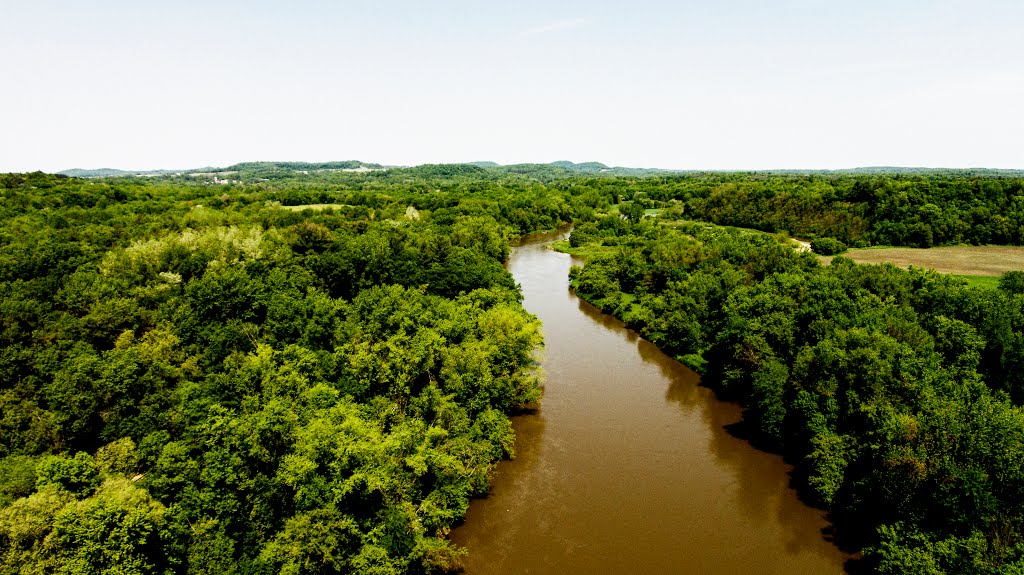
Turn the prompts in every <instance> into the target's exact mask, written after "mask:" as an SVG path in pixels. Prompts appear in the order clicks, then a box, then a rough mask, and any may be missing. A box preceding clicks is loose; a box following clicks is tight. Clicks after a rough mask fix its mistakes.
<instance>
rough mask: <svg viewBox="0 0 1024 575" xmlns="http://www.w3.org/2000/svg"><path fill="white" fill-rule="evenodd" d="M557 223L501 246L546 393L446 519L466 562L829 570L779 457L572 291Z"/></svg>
mask: <svg viewBox="0 0 1024 575" xmlns="http://www.w3.org/2000/svg"><path fill="white" fill-rule="evenodd" d="M563 235H564V234H563ZM559 237H562V236H560V235H558V234H548V235H535V236H532V237H530V238H528V239H527V241H525V242H524V243H523V244H522V245H521V246H519V247H516V248H513V250H512V254H511V256H510V258H509V262H508V268H509V270H510V271H511V272H512V275H513V276H514V277H515V279H516V281H517V282H518V283H519V284H520V285H521V286H522V289H523V294H524V296H525V301H524V305H525V306H526V309H527V310H529V311H530V312H531V313H533V314H535V315H537V316H538V317H539V318H540V319H541V321H542V322H543V324H544V336H545V349H544V351H543V359H542V364H543V367H544V371H545V373H546V384H545V390H544V400H543V404H542V406H541V408H540V409H539V410H538V411H537V412H536V413H534V414H530V415H523V416H518V417H516V418H514V420H513V425H514V426H515V430H516V433H517V439H516V450H517V457H516V459H514V460H512V461H506V462H502V463H501V464H499V466H498V469H497V472H496V473H495V476H494V480H493V482H492V486H491V492H490V494H489V495H488V496H487V497H485V498H481V499H478V500H475V501H473V502H472V504H471V505H470V508H469V513H468V514H467V516H466V520H465V523H464V524H463V525H461V526H460V527H458V528H457V529H455V530H454V531H453V532H452V533H451V539H452V540H453V541H454V542H456V543H457V544H459V545H462V546H464V547H466V548H468V549H469V556H468V557H467V558H466V561H465V567H466V573H467V574H468V575H484V574H490V573H501V574H516V573H557V574H572V573H586V574H603V573H644V574H655V573H723V574H724V573H728V574H740V573H779V574H783V573H785V574H795V573H814V574H828V573H842V570H843V562H844V560H845V559H847V557H848V556H847V555H846V554H844V553H843V552H841V551H840V550H838V549H837V548H836V547H835V546H833V545H832V544H831V543H829V542H828V541H827V540H826V537H825V535H823V529H825V528H827V527H828V522H827V521H826V519H825V516H824V513H823V512H821V511H819V510H816V509H812V508H810V507H808V506H806V505H803V504H802V503H801V502H800V501H799V500H798V499H797V496H796V493H795V492H794V491H793V490H792V489H791V488H790V487H789V476H788V472H789V471H790V469H791V468H790V466H788V465H787V464H785V463H784V462H783V461H782V458H781V457H779V456H777V455H772V454H769V453H764V452H762V451H758V450H756V449H754V448H753V447H751V446H750V444H749V443H747V442H746V441H743V440H741V439H738V438H736V437H733V436H732V435H730V434H729V433H728V432H727V431H726V430H725V428H724V426H726V425H728V424H731V423H734V422H736V421H738V420H739V419H740V409H739V407H738V406H736V405H734V404H730V403H725V402H721V401H718V400H717V399H715V397H714V394H713V393H712V392H711V391H710V390H708V389H707V388H704V387H700V386H699V385H698V383H699V381H700V377H699V376H698V375H697V374H696V373H694V372H693V371H691V370H690V369H688V368H687V367H685V366H684V365H682V364H680V363H678V362H676V361H675V360H673V359H671V358H669V357H668V356H666V355H665V354H663V353H662V352H661V351H659V350H658V348H657V347H655V346H654V345H653V344H651V343H650V342H648V341H646V340H643V339H642V338H640V337H639V336H638V335H637V334H636V333H635V332H633V331H631V330H629V329H626V328H625V327H624V326H623V324H622V322H620V321H618V320H616V319H615V318H612V317H610V316H608V315H605V314H602V313H601V312H600V311H599V310H597V309H596V308H594V307H593V306H591V305H590V304H588V303H586V302H584V301H583V300H581V299H579V298H577V297H576V296H575V295H573V294H572V293H571V292H570V291H569V289H568V280H567V275H568V271H569V265H570V264H571V263H574V261H573V260H572V259H571V258H570V257H569V256H567V255H565V254H560V253H557V252H553V251H551V250H548V249H546V247H545V243H546V242H550V241H552V240H554V239H557V238H559ZM575 263H579V262H575Z"/></svg>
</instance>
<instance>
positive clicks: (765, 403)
mask: <svg viewBox="0 0 1024 575" xmlns="http://www.w3.org/2000/svg"><path fill="white" fill-rule="evenodd" d="M346 165H347V164H346ZM349 167H351V166H349ZM357 167H358V165H357ZM230 171H231V172H232V173H231V175H230V178H231V179H230V180H225V181H230V182H232V183H230V184H223V183H220V182H221V181H220V180H218V183H216V184H211V183H210V182H208V181H206V180H204V179H202V178H203V177H205V176H201V177H200V176H189V175H188V174H186V175H183V176H175V175H169V174H164V175H157V176H153V177H149V178H145V179H143V178H124V177H118V178H105V179H77V178H67V177H61V176H52V175H46V174H38V173H37V174H9V175H4V176H0V195H2V196H3V201H2V202H0V214H2V215H0V222H2V225H0V309H2V313H0V346H2V348H0V413H2V416H0V458H2V460H0V571H2V572H4V573H8V572H9V573H29V572H31V573H48V572H62V573H90V572H100V571H104V570H111V571H112V572H114V571H116V572H118V573H205V572H223V573H276V572H286V573H307V572H309V573H336V572H337V573H343V572H359V573H406V572H411V573H429V572H438V571H448V570H452V569H455V568H457V567H458V564H459V557H460V555H461V553H462V551H461V550H460V549H457V548H455V547H454V546H453V545H452V544H451V543H450V542H449V541H448V540H447V539H446V534H447V532H448V530H449V529H450V528H451V527H452V526H453V525H455V524H456V523H457V522H458V521H459V520H460V519H461V518H462V516H463V515H464V513H465V511H466V508H467V505H468V501H469V499H470V498H471V497H472V496H474V495H480V494H483V493H486V491H487V487H488V478H489V474H490V472H491V470H492V469H493V466H494V464H495V462H496V461H497V460H498V459H500V458H502V457H508V456H511V455H512V453H513V442H514V436H513V433H512V429H511V426H510V423H509V419H508V416H509V414H511V413H514V412H515V411H516V410H518V409H521V408H522V407H523V406H527V405H529V404H532V403H533V402H536V401H537V400H538V399H539V397H540V386H539V374H538V373H537V370H536V364H535V361H534V356H533V353H534V351H535V349H536V348H537V346H538V345H540V344H541V341H542V339H541V336H540V331H539V325H538V322H537V321H536V319H535V318H533V317H532V316H530V315H529V314H528V313H526V312H525V311H524V310H523V309H522V307H521V305H520V302H521V296H520V294H519V292H518V288H517V286H516V285H515V284H514V282H513V281H512V279H511V277H510V276H509V275H508V273H507V272H506V271H505V270H504V269H503V268H502V266H501V262H502V261H503V259H504V258H505V257H506V256H507V254H508V242H509V240H510V239H512V238H513V237H515V236H517V235H520V234H523V233H526V232H530V231H534V230H541V229H551V228H554V227H556V226H558V225H560V224H563V223H568V222H574V223H576V225H577V228H576V230H575V231H574V233H573V235H572V238H571V243H572V244H573V246H574V247H576V248H581V249H590V250H591V251H592V252H593V253H601V252H603V255H595V256H594V257H593V258H591V259H590V260H589V261H588V264H587V265H586V266H585V267H584V268H582V269H577V270H574V272H573V274H572V275H573V277H572V279H573V281H574V283H575V285H576V286H577V290H578V291H579V293H580V294H581V295H583V296H584V297H586V298H588V299H590V300H591V301H593V302H594V303H596V304H598V305H599V306H600V307H602V309H605V310H606V311H609V312H611V313H614V314H616V315H619V316H620V317H622V318H623V319H625V320H626V321H627V322H628V323H629V324H630V325H631V326H634V327H636V328H637V329H638V330H639V331H641V333H643V334H644V335H645V336H647V337H648V338H650V339H651V340H652V341H654V342H655V343H657V344H658V345H659V346H661V347H662V348H663V349H665V350H666V351H669V352H670V353H673V354H675V355H677V356H680V357H682V358H684V359H685V360H686V361H687V362H688V363H690V364H691V365H694V366H696V367H698V368H699V369H701V370H702V371H703V372H704V373H705V381H706V382H707V383H708V384H709V385H711V386H713V387H714V388H715V389H717V390H719V391H720V392H721V393H722V394H723V395H725V396H727V397H730V398H732V399H735V400H737V401H739V402H741V403H742V404H743V405H744V406H745V408H746V416H745V422H746V428H747V433H749V434H750V436H751V438H752V439H753V440H754V441H755V442H756V443H759V444H760V445H762V446H765V447H768V448H771V449H777V450H780V451H782V452H783V453H785V454H786V455H787V456H789V457H790V458H792V460H793V461H794V462H795V463H796V464H797V474H798V475H797V476H798V481H799V482H800V484H801V486H802V489H803V492H804V493H805V494H806V495H807V497H808V498H810V499H811V500H813V502H814V503H816V504H818V505H821V506H823V507H825V508H827V509H830V510H831V511H832V513H833V517H834V520H835V523H836V524H837V526H838V528H839V533H840V534H841V537H842V538H843V540H844V542H845V544H847V545H849V546H851V547H853V548H858V549H863V550H864V560H863V561H861V562H860V564H859V568H862V569H865V570H872V571H876V572H881V573H898V572H899V573H905V572H916V573H964V572H974V573H1022V572H1024V559H1022V557H1024V541H1022V540H1021V521H1022V518H1024V508H1022V503H1021V502H1022V501H1024V446H1022V441H1024V416H1022V414H1021V412H1020V407H1019V406H1020V405H1021V402H1022V401H1024V381H1022V379H1021V378H1022V377H1024V375H1022V374H1024V370H1022V368H1024V342H1022V336H1021V333H1022V327H1024V326H1022V323H1024V295H1022V293H1024V281H1022V279H1024V277H1022V276H1021V274H1014V273H1009V274H1006V275H1005V276H1004V278H1003V280H1002V282H1001V283H1000V289H996V290H979V289H973V288H969V287H967V286H966V284H965V283H964V282H963V281H962V280H958V279H956V278H952V277H948V276H942V275H939V274H936V273H934V272H927V271H922V270H911V271H901V270H899V269H897V268H895V267H892V266H884V265H883V266H862V265H856V264H853V263H852V262H851V261H849V260H847V259H845V258H842V257H838V258H836V259H835V260H834V261H833V263H832V264H831V265H830V266H828V267H824V266H821V265H820V264H818V262H817V260H816V259H815V258H814V256H812V255H810V254H805V253H799V252H797V251H795V250H793V249H792V248H791V247H790V246H789V245H788V244H787V243H784V242H782V241H780V238H781V235H780V236H778V237H776V236H772V235H770V234H765V233H761V232H753V231H740V230H730V229H726V228H722V227H718V226H711V225H708V224H702V223H696V222H681V221H680V220H679V219H678V218H679V217H680V216H681V215H682V214H684V213H685V214H686V216H687V217H688V218H691V219H700V220H706V221H708V222H715V223H720V224H729V225H742V226H745V227H749V228H757V229H761V230H767V231H771V232H777V231H781V230H788V231H789V232H792V233H794V234H800V235H802V236H804V237H808V238H811V239H816V238H818V237H821V238H835V239H836V240H838V241H842V242H844V243H847V244H849V245H853V246H861V245H869V244H892V245H915V246H918V245H932V244H942V243H959V242H967V243H989V242H997V243H1009V244H1020V243H1022V242H1024V191H1022V190H1024V186H1022V182H1024V180H1022V179H1020V178H1019V177H1016V176H1013V175H1006V174H992V173H981V174H972V173H948V172H938V173H926V174H901V173H897V174H663V173H651V174H636V175H622V174H618V173H615V172H612V173H607V174H605V173H601V172H600V171H598V169H597V168H596V167H593V166H582V167H581V166H580V165H576V166H574V165H571V164H561V165H556V166H511V167H480V166H472V165H444V166H421V167H418V168H411V169H389V170H377V171H370V172H365V173H353V172H343V171H336V170H334V169H333V168H332V166H326V167H324V166H310V165H303V164H295V165H291V164H289V165H275V164H246V165H240V166H236V167H233V169H231V170H230ZM204 173H205V172H204ZM306 206H309V208H308V209H307V208H306ZM286 208H287V209H286ZM651 209H660V210H661V211H662V213H663V215H664V216H665V218H664V219H662V218H659V219H652V218H644V217H643V216H644V213H645V212H644V210H651ZM609 212H612V215H603V214H608V213H609ZM615 212H619V213H621V214H622V216H620V215H615Z"/></svg>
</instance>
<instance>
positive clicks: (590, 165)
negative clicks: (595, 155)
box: [548, 160, 609, 172]
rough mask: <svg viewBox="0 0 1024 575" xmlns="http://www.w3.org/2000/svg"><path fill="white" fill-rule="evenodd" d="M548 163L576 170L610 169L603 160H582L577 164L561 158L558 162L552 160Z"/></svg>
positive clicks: (596, 170) (598, 170) (595, 170)
mask: <svg viewBox="0 0 1024 575" xmlns="http://www.w3.org/2000/svg"><path fill="white" fill-rule="evenodd" d="M548 165H549V166H554V167H556V168H562V169H565V170H572V171H576V172H600V171H601V170H607V169H609V168H608V166H606V165H604V164H602V163H601V162H582V163H579V164H575V163H573V162H569V161H566V160H561V161H558V162H551V163H550V164H548Z"/></svg>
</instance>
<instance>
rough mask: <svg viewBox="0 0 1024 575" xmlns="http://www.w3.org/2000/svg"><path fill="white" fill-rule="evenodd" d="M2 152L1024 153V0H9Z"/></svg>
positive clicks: (879, 157)
mask: <svg viewBox="0 0 1024 575" xmlns="http://www.w3.org/2000/svg"><path fill="white" fill-rule="evenodd" d="M0 78H2V79H3V81H2V84H0V86H2V87H0V171H11V170H15V171H22V170H35V169H42V170H51V171H55V170H60V169H65V168H71V167H82V168H94V167H118V168H129V169H150V168H184V167H198V166H205V165H221V166H222V165H228V164H231V163H234V162H238V161H250V160H307V161H322V160H348V159H360V160H364V161H371V162H380V163H386V164H418V163H425V162H464V161H473V160H493V161H497V162H500V163H515V162H547V161H553V160H561V159H569V160H574V161H591V160H593V161H601V162H605V163H607V164H612V165H625V166H634V167H663V168H684V169H689V168H695V169H757V168H844V167H855V166H866V165H904V166H932V167H939V166H945V167H969V166H985V167H1002V168H1024V2H1022V1H1021V0H1013V1H1010V0H1004V1H997V0H975V1H972V2H968V1H957V0H947V1H924V0H918V1H903V2H900V1H892V2H880V1H873V0H867V1H860V2H842V3H840V2H825V1H811V0H780V1H775V2H754V1H743V0H727V1H720V2H685V1H682V2H661V1H643V0H638V1H633V2H602V1H590V2H539V1H534V0H528V1H520V2H514V3H513V2H502V3H496V2H489V3H486V2H468V1H447V2H444V1H442V2H411V1H395V0H392V1H372V2H371V1H341V2H327V1H313V0H301V1H292V2H266V1H247V2H241V1H238V2H216V1H207V2H196V1H179V2H143V1H141V0H134V1H125V0H95V1H91V2H82V1H51V0H34V1H31V2H30V1H27V0H18V1H14V0H0Z"/></svg>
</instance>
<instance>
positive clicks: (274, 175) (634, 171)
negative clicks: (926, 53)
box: [57, 160, 1024, 179]
mask: <svg viewBox="0 0 1024 575" xmlns="http://www.w3.org/2000/svg"><path fill="white" fill-rule="evenodd" d="M375 170H399V172H401V173H408V174H414V175H420V176H427V177H448V176H455V175H469V174H473V173H485V172H495V173H502V172H504V173H517V174H523V175H529V176H536V177H557V176H558V175H559V174H562V175H564V174H566V173H571V174H594V175H597V174H604V175H612V176H644V175H655V174H672V173H675V174H687V173H689V174H695V173H716V172H718V173H735V172H743V173H762V174H790V175H804V174H807V175H810V174H849V175H865V176H870V175H914V174H927V175H941V174H950V175H959V176H978V177H1000V176H1002V177H1024V169H995V168H920V167H916V168H915V167H901V166H864V167H858V168H845V169H838V170H823V169H775V170H668V169H661V168H625V167H621V166H614V167H609V166H608V165H606V164H602V163H601V162H578V163H577V162H570V161H568V160H559V161H556V162H550V163H547V164H510V165H502V164H498V163H497V162H491V161H477V162H466V163H462V164H421V165H418V166H387V165H382V164H376V163H370V162H362V161H359V160H345V161H335V162H241V163H238V164H233V165H231V166H228V167H225V168H214V167H205V168H191V169H185V170H120V169H115V168H97V169H81V168H74V169H70V170H64V171H61V172H57V173H58V174H60V175H64V176H71V177H76V178H115V177H140V176H141V177H156V176H173V175H183V176H193V177H200V178H204V177H211V176H228V175H231V176H235V177H238V178H241V179H248V178H254V179H291V178H295V177H302V176H303V175H304V174H306V173H313V172H332V171H339V172H341V171H344V172H369V171H375Z"/></svg>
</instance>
